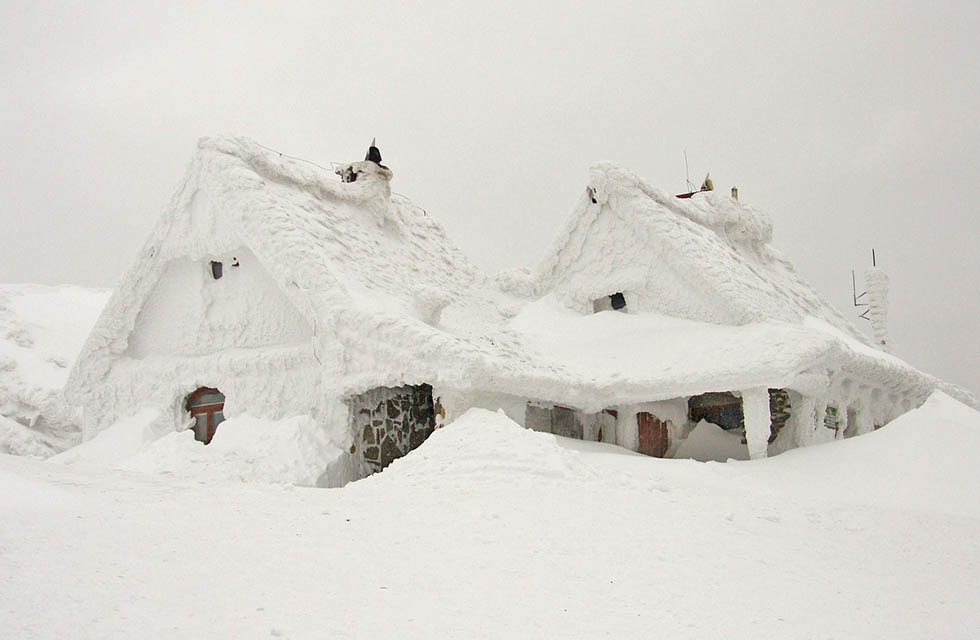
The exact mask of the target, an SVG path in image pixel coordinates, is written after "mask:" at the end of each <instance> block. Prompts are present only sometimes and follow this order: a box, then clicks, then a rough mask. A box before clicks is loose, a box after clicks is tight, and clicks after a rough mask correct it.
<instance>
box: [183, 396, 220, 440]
mask: <svg viewBox="0 0 980 640" xmlns="http://www.w3.org/2000/svg"><path fill="white" fill-rule="evenodd" d="M184 409H186V410H187V411H188V412H190V414H191V416H192V417H193V418H194V425H193V426H192V427H191V428H192V429H193V430H194V439H195V440H197V441H198V442H203V443H204V444H208V443H209V442H211V438H213V437H214V432H215V431H216V430H217V428H218V425H219V424H221V423H222V422H224V419H225V413H224V411H225V394H223V393H221V392H220V391H218V390H217V389H214V388H212V387H201V388H200V389H198V390H197V391H195V392H194V393H192V394H190V395H188V396H187V398H185V400H184Z"/></svg>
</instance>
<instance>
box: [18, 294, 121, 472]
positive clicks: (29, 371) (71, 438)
mask: <svg viewBox="0 0 980 640" xmlns="http://www.w3.org/2000/svg"><path fill="white" fill-rule="evenodd" d="M108 298H109V291H108V290H107V289H91V288H87V287H76V286H70V285H64V286H47V285H40V284H0V453H11V454H14V455H23V456H31V457H35V458H46V457H48V456H51V455H52V454H55V453H57V452H59V451H63V450H65V449H66V448H68V447H70V446H72V445H75V444H78V437H79V434H78V430H77V427H75V425H74V424H72V420H71V418H70V416H66V415H62V409H63V407H62V406H61V404H60V402H59V399H58V397H57V396H58V393H59V392H60V390H61V388H62V386H63V385H64V384H65V380H66V379H67V378H68V372H69V371H70V370H71V366H72V364H73V363H74V361H75V358H76V357H77V356H78V352H79V351H80V350H81V348H82V344H83V343H84V342H85V339H86V338H87V337H88V334H89V331H90V330H91V329H92V325H93V324H95V320H96V318H97V317H98V315H99V313H100V312H101V311H102V307H104V306H105V303H106V300H107V299H108Z"/></svg>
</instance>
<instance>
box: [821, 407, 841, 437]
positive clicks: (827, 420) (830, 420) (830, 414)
mask: <svg viewBox="0 0 980 640" xmlns="http://www.w3.org/2000/svg"><path fill="white" fill-rule="evenodd" d="M823 426H825V427H827V428H828V429H833V430H834V431H837V430H838V429H840V416H839V415H838V414H837V407H835V406H833V405H829V404H828V405H827V410H826V411H825V412H824V414H823Z"/></svg>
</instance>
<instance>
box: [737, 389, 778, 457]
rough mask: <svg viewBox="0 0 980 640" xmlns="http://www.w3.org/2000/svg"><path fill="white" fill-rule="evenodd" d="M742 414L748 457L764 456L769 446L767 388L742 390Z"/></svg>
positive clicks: (769, 421)
mask: <svg viewBox="0 0 980 640" xmlns="http://www.w3.org/2000/svg"><path fill="white" fill-rule="evenodd" d="M742 415H743V416H744V418H745V440H746V441H747V442H748V445H749V458H751V459H752V460H757V459H759V458H765V457H766V449H767V447H768V446H769V428H770V425H771V420H770V417H769V390H768V389H766V388H758V389H749V390H748V391H743V392H742Z"/></svg>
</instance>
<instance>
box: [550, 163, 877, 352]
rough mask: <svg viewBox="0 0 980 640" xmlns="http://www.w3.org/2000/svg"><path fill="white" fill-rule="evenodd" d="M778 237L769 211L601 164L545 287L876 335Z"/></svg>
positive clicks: (701, 314)
mask: <svg viewBox="0 0 980 640" xmlns="http://www.w3.org/2000/svg"><path fill="white" fill-rule="evenodd" d="M771 239H772V221H771V220H770V219H769V217H768V216H767V215H766V214H764V213H762V212H760V211H757V210H756V209H754V208H752V207H751V206H747V205H744V204H742V203H740V202H739V201H738V200H736V199H734V198H732V197H730V196H729V195H727V194H721V193H717V192H714V191H708V192H700V193H696V194H694V196H693V197H692V198H689V199H679V198H676V197H674V196H673V195H671V194H669V193H666V192H664V191H661V190H660V189H657V188H655V187H652V186H651V185H649V184H648V183H646V182H645V181H644V180H643V179H641V178H640V177H638V176H637V175H635V174H634V173H633V172H631V171H629V170H628V169H624V168H622V167H618V166H616V165H613V164H609V163H601V164H597V165H595V166H593V167H592V168H591V169H590V172H589V186H588V189H587V190H586V192H585V193H584V194H583V196H582V197H581V199H580V201H579V203H578V205H577V206H576V208H575V211H574V212H573V214H572V216H571V217H570V218H569V220H568V222H567V223H566V226H565V228H564V229H563V230H562V232H561V233H560V234H559V236H558V239H557V241H556V242H555V243H554V245H553V246H552V248H551V250H550V251H549V252H548V255H547V256H546V257H545V259H544V260H543V261H542V262H541V264H540V265H539V266H538V269H537V272H536V274H535V277H536V280H537V288H538V290H539V291H552V290H554V291H556V292H557V293H558V294H559V296H560V297H561V299H562V300H563V301H564V302H565V303H566V304H569V305H570V306H576V307H581V306H583V305H584V304H586V303H588V304H591V301H592V300H593V299H594V298H597V297H599V296H601V295H606V294H610V293H614V292H616V291H622V290H632V291H634V292H636V293H637V294H638V297H639V300H638V303H639V304H640V305H641V308H642V310H650V311H653V310H656V311H658V312H660V313H666V314H668V315H673V316H677V317H682V318H690V319H693V320H703V321H707V322H715V323H721V324H731V325H742V324H748V323H751V322H760V321H764V320H785V321H790V322H799V321H801V320H802V319H804V318H807V317H816V318H821V319H823V320H825V321H826V322H828V323H829V324H831V325H833V326H835V327H838V328H840V329H841V330H843V331H845V332H846V333H848V334H849V335H851V336H853V337H855V338H857V339H858V340H861V341H866V338H865V337H864V336H863V335H862V334H861V333H860V332H859V331H857V330H856V329H855V328H854V327H853V325H852V324H851V323H850V322H848V321H847V319H845V318H844V317H843V316H842V315H841V314H840V312H838V311H837V310H836V309H834V308H833V307H831V306H830V305H829V304H827V303H826V302H825V301H824V300H823V299H821V298H820V296H819V295H817V293H816V292H815V291H814V290H813V288H812V287H810V285H809V284H807V283H806V282H805V281H804V280H803V279H802V278H801V277H800V276H799V274H798V273H797V272H796V270H795V269H794V267H793V265H792V264H791V263H790V262H789V261H788V260H787V259H786V258H784V257H783V256H782V255H781V254H780V253H779V252H778V251H777V250H775V249H774V248H773V247H772V246H770V244H769V242H770V240H771Z"/></svg>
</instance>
